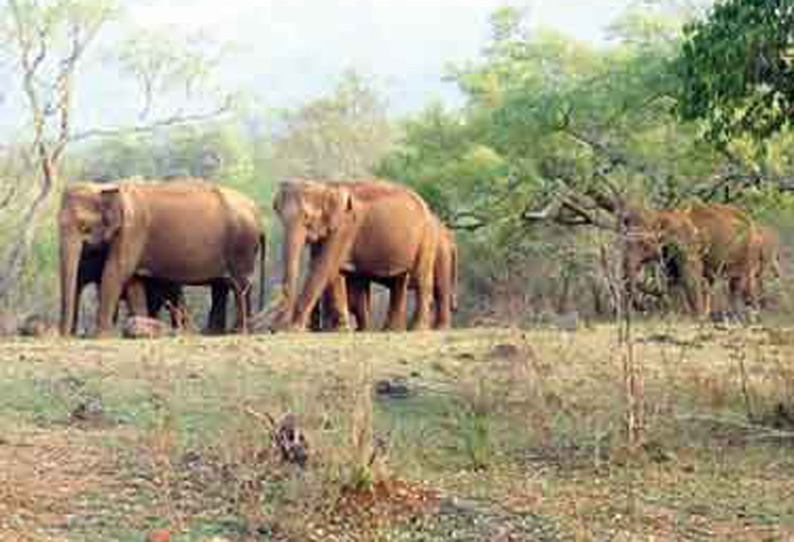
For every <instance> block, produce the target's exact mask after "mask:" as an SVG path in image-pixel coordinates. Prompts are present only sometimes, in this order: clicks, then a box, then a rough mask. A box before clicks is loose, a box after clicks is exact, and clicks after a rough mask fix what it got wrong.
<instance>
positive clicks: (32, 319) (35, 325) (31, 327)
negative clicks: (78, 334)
mask: <svg viewBox="0 0 794 542" xmlns="http://www.w3.org/2000/svg"><path fill="white" fill-rule="evenodd" d="M19 334H20V335H22V336H23V337H38V338H42V337H55V336H57V335H58V328H57V327H56V326H55V323H54V322H53V321H52V320H50V319H49V318H48V317H47V316H43V315H41V314H31V315H30V316H28V317H26V318H25V319H24V320H22V323H21V324H20V325H19Z"/></svg>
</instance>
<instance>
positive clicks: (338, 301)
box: [323, 273, 352, 331]
mask: <svg viewBox="0 0 794 542" xmlns="http://www.w3.org/2000/svg"><path fill="white" fill-rule="evenodd" d="M323 297H324V298H325V299H326V301H325V303H324V304H325V305H327V307H328V308H329V309H330V310H328V311H326V312H330V313H331V317H332V319H333V327H334V328H335V329H337V330H338V331H350V330H351V329H352V326H351V325H350V312H349V310H348V293H347V281H346V280H345V277H344V275H342V274H341V273H338V274H337V275H336V277H335V278H334V279H333V280H332V281H331V284H330V285H329V286H328V288H326V290H325V292H324V293H323Z"/></svg>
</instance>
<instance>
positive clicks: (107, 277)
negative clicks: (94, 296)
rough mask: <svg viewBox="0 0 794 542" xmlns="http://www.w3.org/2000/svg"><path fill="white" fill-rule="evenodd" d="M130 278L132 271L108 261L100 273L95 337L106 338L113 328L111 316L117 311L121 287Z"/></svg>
mask: <svg viewBox="0 0 794 542" xmlns="http://www.w3.org/2000/svg"><path fill="white" fill-rule="evenodd" d="M131 277H132V270H131V269H127V268H125V266H123V265H122V264H120V263H118V262H116V261H111V260H110V259H108V262H107V264H106V265H105V270H104V271H103V273H102V285H101V287H100V294H99V312H98V313H97V330H96V332H97V335H98V336H99V337H103V336H108V335H110V333H111V329H112V328H113V316H114V314H115V313H116V311H117V310H118V306H119V300H120V299H121V293H122V287H123V286H124V285H125V284H126V282H127V281H128V280H129V279H130V278H131Z"/></svg>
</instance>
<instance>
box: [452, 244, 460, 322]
mask: <svg viewBox="0 0 794 542" xmlns="http://www.w3.org/2000/svg"><path fill="white" fill-rule="evenodd" d="M458 257H459V255H458V246H457V244H455V243H452V250H451V254H450V259H451V263H452V265H451V269H450V273H451V275H452V276H451V280H450V282H451V283H452V284H451V288H452V303H451V307H450V308H451V309H452V311H457V310H458V273H459V269H458V265H459V264H460V262H459V261H458Z"/></svg>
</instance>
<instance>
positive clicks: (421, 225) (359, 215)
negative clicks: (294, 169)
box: [273, 180, 438, 330]
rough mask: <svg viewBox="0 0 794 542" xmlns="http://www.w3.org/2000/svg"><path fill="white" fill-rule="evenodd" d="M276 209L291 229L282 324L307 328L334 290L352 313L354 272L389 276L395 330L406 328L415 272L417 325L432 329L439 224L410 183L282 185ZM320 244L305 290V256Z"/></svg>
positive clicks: (379, 277)
mask: <svg viewBox="0 0 794 542" xmlns="http://www.w3.org/2000/svg"><path fill="white" fill-rule="evenodd" d="M273 207H274V209H275V210H276V212H277V213H278V215H279V218H280V220H281V223H282V224H283V226H284V230H285V242H284V266H285V269H284V294H285V302H284V305H283V307H282V310H281V312H280V314H279V315H278V317H277V318H276V321H275V322H274V327H275V328H276V329H279V328H282V329H285V328H291V329H298V330H302V329H305V328H306V326H307V324H308V323H309V318H310V316H311V313H312V309H313V308H314V307H315V305H316V304H317V302H318V300H319V299H320V296H321V295H322V293H323V291H324V290H325V289H326V287H328V286H331V292H332V294H333V298H334V305H335V306H336V307H340V313H341V314H342V315H343V319H346V314H347V293H346V283H345V280H344V278H343V277H342V274H341V273H344V274H345V275H349V276H351V277H353V278H354V279H355V278H360V279H368V280H378V281H386V282H388V284H389V287H390V290H391V301H390V310H389V317H388V320H387V327H388V328H389V329H403V328H404V325H405V320H406V318H405V312H406V299H405V298H406V291H407V287H408V281H409V277H410V276H413V277H415V280H416V284H417V287H416V299H417V303H416V306H417V310H416V315H415V318H414V322H413V325H412V327H413V328H414V329H427V328H429V327H430V323H431V316H430V307H431V302H432V296H433V261H434V258H435V252H436V244H437V242H438V228H437V227H436V226H435V220H434V217H433V214H432V213H431V211H430V209H429V208H428V206H427V204H426V203H425V202H424V201H423V200H422V198H421V197H419V195H418V194H416V193H415V192H414V191H412V190H410V189H409V188H407V187H404V186H401V185H398V184H394V183H391V182H386V181H357V182H349V183H339V182H336V183H323V182H318V181H310V180H300V181H297V180H296V181H288V182H284V183H282V185H281V187H280V189H279V192H278V194H277V195H276V198H275V201H274V203H273ZM307 243H308V244H310V245H314V257H313V258H312V265H311V269H310V271H309V273H308V277H307V278H306V282H305V284H304V286H303V288H302V290H301V291H300V293H299V292H298V289H297V284H298V274H299V266H300V255H301V252H302V250H303V248H304V246H305V245H306V244H307Z"/></svg>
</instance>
